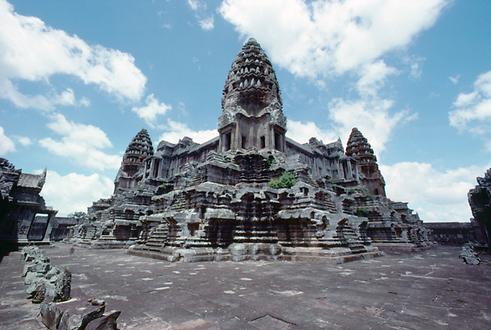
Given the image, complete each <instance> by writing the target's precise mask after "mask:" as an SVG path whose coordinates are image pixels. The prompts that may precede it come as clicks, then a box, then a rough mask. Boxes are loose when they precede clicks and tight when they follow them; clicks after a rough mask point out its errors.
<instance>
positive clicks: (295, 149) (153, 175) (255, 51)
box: [74, 39, 429, 261]
mask: <svg viewBox="0 0 491 330" xmlns="http://www.w3.org/2000/svg"><path fill="white" fill-rule="evenodd" d="M286 123H287V119H286V117H285V115H284V113H283V108H282V101H281V94H280V88H279V84H278V81H277V79H276V75H275V72H274V69H273V66H272V64H271V62H270V61H269V59H268V57H267V55H266V54H265V52H264V51H263V49H262V48H261V46H260V45H259V44H258V43H257V42H256V41H255V40H254V39H249V40H248V41H247V42H246V43H245V44H244V46H243V47H242V49H241V51H240V52H239V54H238V55H237V57H236V59H235V60H234V62H233V63H232V66H231V69H230V72H229V74H228V76H227V78H226V81H225V86H224V90H223V97H222V109H221V114H220V115H219V118H218V136H217V137H216V138H214V139H211V140H210V141H207V142H205V143H202V144H198V143H195V142H194V141H193V140H192V139H190V138H187V137H183V138H182V139H181V140H180V141H179V142H178V143H177V144H173V143H169V142H166V141H160V143H159V144H158V146H157V148H156V150H155V152H154V150H153V148H152V143H151V140H150V137H149V136H148V133H147V132H146V131H145V130H142V131H141V132H139V133H138V134H137V135H136V137H135V138H134V139H133V140H132V141H131V143H130V144H129V146H128V149H127V150H126V153H125V154H124V156H123V161H122V164H121V168H120V170H119V171H118V174H117V177H116V180H115V190H114V194H113V196H112V197H110V198H109V199H101V200H99V201H97V202H94V204H93V205H92V206H91V207H90V208H89V221H87V222H85V223H83V224H80V225H78V226H77V227H76V228H74V237H75V238H74V239H75V240H76V241H77V242H79V243H81V244H86V245H90V246H94V247H121V246H130V248H129V250H128V251H129V253H131V254H136V255H142V256H148V257H153V258H160V259H165V260H169V261H178V260H181V261H218V260H234V261H241V260H249V259H251V260H258V259H272V260H311V259H326V260H327V259H330V260H335V261H343V260H350V259H356V258H368V257H373V256H377V255H379V254H380V251H379V249H386V248H390V249H394V248H399V249H406V250H413V249H415V248H420V247H425V246H427V245H428V244H429V243H428V239H427V230H426V229H425V228H424V227H423V226H422V221H421V220H420V219H419V217H418V215H417V214H415V213H414V212H413V211H412V210H411V209H409V208H408V207H407V203H401V202H393V201H391V200H390V199H388V198H387V197H386V193H385V182H384V179H383V176H382V174H381V172H380V170H379V168H378V165H377V158H376V157H375V155H374V152H373V150H372V148H371V147H370V144H369V143H368V141H367V139H366V138H365V137H363V135H362V133H361V132H360V131H359V130H357V129H356V128H354V129H353V131H352V132H351V135H350V138H349V141H348V145H347V148H346V151H345V150H344V147H343V145H342V143H341V140H338V141H334V142H331V143H327V144H325V143H323V142H322V141H319V140H318V139H316V138H315V137H313V138H311V139H310V141H309V142H308V143H305V144H301V143H298V142H296V141H294V140H292V139H289V138H288V137H286V135H285V134H286V132H287V125H286Z"/></svg>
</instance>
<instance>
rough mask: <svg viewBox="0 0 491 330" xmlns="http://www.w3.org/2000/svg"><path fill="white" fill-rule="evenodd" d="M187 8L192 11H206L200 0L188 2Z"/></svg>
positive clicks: (203, 3) (204, 4) (189, 0)
mask: <svg viewBox="0 0 491 330" xmlns="http://www.w3.org/2000/svg"><path fill="white" fill-rule="evenodd" d="M188 6H189V8H191V10H193V11H197V10H202V9H206V3H205V2H204V1H201V0H188Z"/></svg>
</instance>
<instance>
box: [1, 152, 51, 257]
mask: <svg viewBox="0 0 491 330" xmlns="http://www.w3.org/2000/svg"><path fill="white" fill-rule="evenodd" d="M45 181H46V170H45V171H44V172H42V173H41V174H31V173H23V172H22V170H20V169H16V168H15V166H14V165H13V164H11V163H10V162H9V161H8V160H6V159H4V158H0V250H4V249H5V250H6V251H7V250H10V249H12V248H17V246H18V245H26V244H32V243H37V244H49V241H50V235H51V230H52V225H53V224H52V222H53V221H52V220H53V218H54V217H55V215H56V213H57V211H56V210H53V209H52V208H51V207H47V206H46V204H45V202H44V199H43V197H41V195H40V193H41V190H42V189H43V186H44V183H45ZM0 252H1V251H0ZM0 255H1V254H0Z"/></svg>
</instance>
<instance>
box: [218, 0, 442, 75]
mask: <svg viewBox="0 0 491 330" xmlns="http://www.w3.org/2000/svg"><path fill="white" fill-rule="evenodd" d="M448 2H449V1H447V0H414V1H398V0H348V1H340V0H335V1H316V2H314V3H311V4H307V3H306V2H305V1H302V0H270V1H267V2H265V1H262V0H225V1H223V2H222V4H221V6H220V8H219V11H220V13H221V15H222V16H223V17H224V18H225V19H226V20H227V21H229V22H230V23H231V24H233V25H234V27H235V29H236V30H237V31H238V32H239V33H240V34H241V35H243V36H253V37H255V38H256V39H257V40H258V41H259V42H260V43H261V44H262V45H263V46H264V47H265V48H266V49H267V50H268V52H269V54H270V55H271V58H272V60H273V61H274V62H275V63H278V64H279V65H280V66H281V67H284V68H286V69H287V70H289V71H290V72H292V73H293V74H295V75H298V76H303V77H310V78H317V77H319V76H326V75H329V74H340V73H344V72H347V71H352V70H355V69H357V68H360V67H362V66H364V65H366V64H370V63H372V62H374V61H376V60H377V59H379V58H380V57H381V56H382V55H384V54H386V53H388V52H390V51H393V50H395V49H400V48H403V47H405V46H407V45H408V44H409V43H410V42H411V41H412V40H413V39H414V37H415V36H417V35H418V34H419V33H420V32H421V31H423V30H425V29H428V28H429V27H431V26H432V25H433V24H434V22H435V21H436V19H437V18H438V16H439V15H440V13H441V12H442V9H443V8H444V7H445V5H446V4H447V3H448Z"/></svg>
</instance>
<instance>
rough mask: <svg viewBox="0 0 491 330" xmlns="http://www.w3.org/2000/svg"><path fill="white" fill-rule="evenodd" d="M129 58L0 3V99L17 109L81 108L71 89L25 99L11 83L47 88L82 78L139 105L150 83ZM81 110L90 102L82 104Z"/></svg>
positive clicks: (84, 81) (130, 57)
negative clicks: (58, 80) (63, 78)
mask: <svg viewBox="0 0 491 330" xmlns="http://www.w3.org/2000/svg"><path fill="white" fill-rule="evenodd" d="M134 62H135V59H134V58H133V57H132V56H131V55H130V54H128V53H124V52H121V51H119V50H115V49H110V48H105V47H103V46H100V45H88V44H87V43H86V42H85V41H84V40H82V39H80V38H79V37H77V36H76V35H69V34H67V33H66V32H65V31H63V30H59V29H55V28H52V27H50V26H48V25H46V24H45V23H44V22H43V21H42V20H41V19H39V18H37V17H31V16H23V15H20V14H18V13H16V12H15V11H14V8H13V6H12V5H11V4H10V3H8V2H7V1H5V0H0V91H1V92H0V97H1V98H5V99H8V100H10V101H11V102H12V103H14V104H15V105H16V106H18V107H23V108H27V107H29V108H31V107H35V108H42V109H51V108H53V107H55V106H56V105H77V104H78V102H77V101H76V100H75V96H74V93H73V91H72V90H71V89H65V90H64V91H62V92H61V93H59V92H58V93H57V92H51V93H48V95H30V96H28V95H24V94H23V93H22V92H20V91H19V90H18V88H17V87H16V86H15V85H14V83H13V81H22V80H25V81H30V82H44V83H46V82H49V79H50V78H51V77H52V76H54V75H68V76H73V77H77V78H79V79H80V80H81V81H82V82H83V83H85V84H93V85H96V86H98V87H99V88H100V89H102V90H103V91H105V92H107V93H110V94H112V95H114V96H116V97H117V98H121V99H127V100H131V101H136V100H139V99H140V98H141V96H142V95H143V92H144V87H145V83H146V77H145V76H144V75H143V73H142V72H141V71H140V70H139V69H138V68H137V67H136V66H135V63H134ZM80 102H81V103H80V104H81V105H82V106H83V105H84V104H87V100H86V99H85V100H81V101H80Z"/></svg>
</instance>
